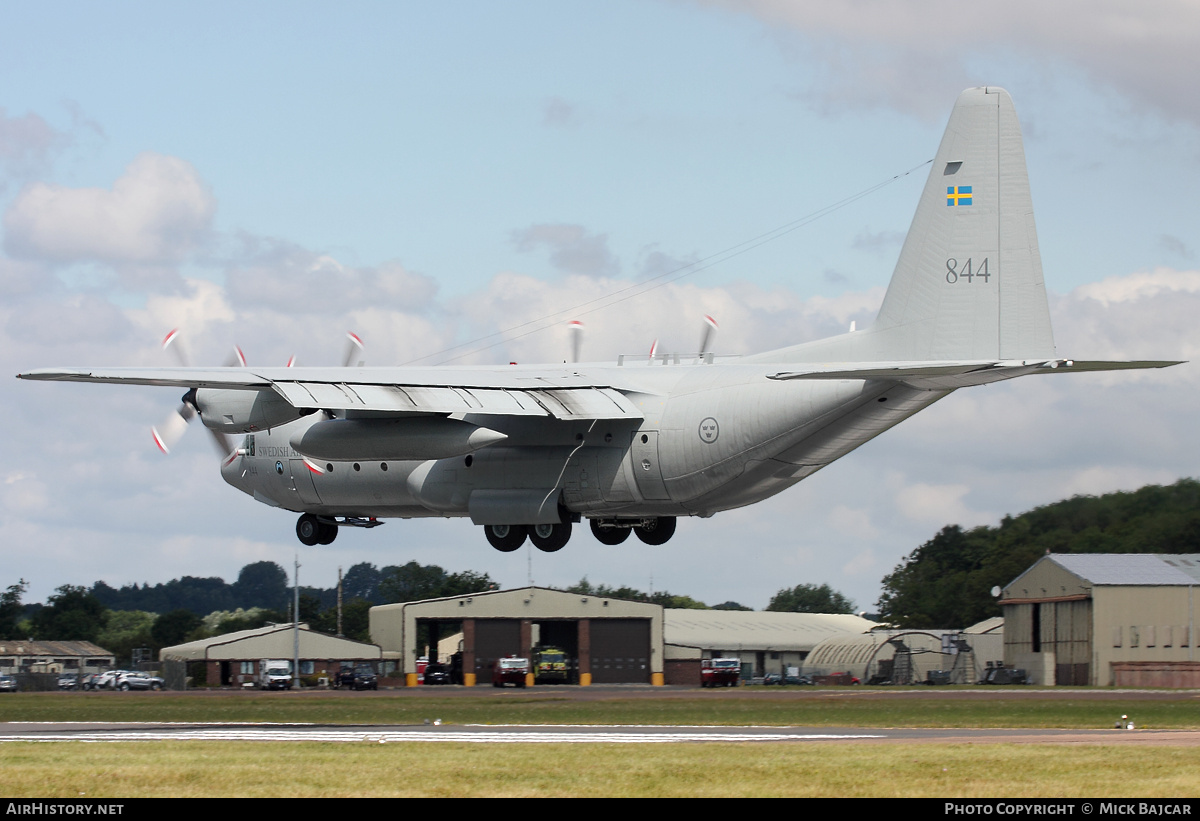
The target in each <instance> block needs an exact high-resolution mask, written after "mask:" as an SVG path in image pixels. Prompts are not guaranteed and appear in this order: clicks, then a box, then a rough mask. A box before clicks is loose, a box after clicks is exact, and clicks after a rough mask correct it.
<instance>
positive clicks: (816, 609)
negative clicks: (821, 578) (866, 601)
mask: <svg viewBox="0 0 1200 821" xmlns="http://www.w3.org/2000/svg"><path fill="white" fill-rule="evenodd" d="M767 610H773V611H776V612H784V613H853V612H854V602H852V601H851V600H850V599H848V598H846V597H845V596H843V595H842V594H841V593H839V592H838V591H836V590H834V589H833V588H832V587H830V586H829V585H827V584H822V585H816V584H798V585H796V586H795V587H791V588H787V589H784V590H780V591H779V592H778V593H776V594H775V595H774V596H773V597H772V598H771V603H770V604H768V605H767Z"/></svg>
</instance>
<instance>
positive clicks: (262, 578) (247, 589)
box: [233, 562, 292, 610]
mask: <svg viewBox="0 0 1200 821" xmlns="http://www.w3.org/2000/svg"><path fill="white" fill-rule="evenodd" d="M233 596H234V600H235V602H236V603H237V605H238V606H239V607H247V608H249V607H269V608H272V609H275V610H285V609H287V607H288V605H290V604H291V601H292V594H291V588H290V587H289V586H288V576H287V571H285V570H284V569H283V568H282V567H280V566H279V565H277V564H276V563H275V562H254V563H253V564H248V565H246V566H245V567H243V568H242V570H241V572H240V573H238V580H237V581H236V582H234V584H233Z"/></svg>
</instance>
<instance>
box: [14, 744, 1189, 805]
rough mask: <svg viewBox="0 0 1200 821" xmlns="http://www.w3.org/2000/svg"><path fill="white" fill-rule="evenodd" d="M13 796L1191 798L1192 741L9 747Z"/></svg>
mask: <svg viewBox="0 0 1200 821" xmlns="http://www.w3.org/2000/svg"><path fill="white" fill-rule="evenodd" d="M3 756H4V763H3V766H2V767H0V794H3V795H4V796H7V797H9V798H25V797H28V798H79V797H87V798H137V797H179V798H182V797H206V796H229V797H232V796H238V797H267V796H285V797H339V796H362V797H368V796H426V797H465V796H474V797H484V796H495V797H520V796H530V797H533V796H539V797H552V796H575V797H606V796H609V797H635V796H637V797H667V796H690V797H704V796H721V797H743V796H745V797H767V796H796V797H799V796H811V797H817V796H838V797H868V796H875V797H878V796H891V797H929V796H934V797H955V798H968V797H971V798H988V797H992V798H995V797H1003V798H1031V797H1091V798H1104V797H1108V798H1128V797H1151V798H1152V797H1163V798H1172V797H1193V796H1196V795H1197V794H1200V776H1198V775H1197V773H1200V749H1195V748H1188V749H1183V750H1181V749H1178V748H1139V747H1132V748H1131V747H1122V748H1120V749H1119V750H1117V749H1108V748H1103V747H1087V748H1072V747H1065V746H1058V745H1055V746H1037V747H1029V746H1021V747H1018V746H1010V745H985V746H974V745H961V744H958V745H955V744H928V745H915V746H911V747H908V746H903V745H853V744H840V743H838V744H832V745H818V744H803V745H801V744H749V743H748V744H670V745H658V744H637V745H616V744H575V745H572V744H503V745H484V744H459V743H446V744H441V743H439V744H389V745H379V744H371V743H361V744H293V743H274V742H272V743H257V742H247V743H241V744H228V743H214V742H199V741H187V742H178V743H171V742H147V743H140V744H138V743H130V744H74V743H69V744H37V743H16V744H6V745H4V749H3Z"/></svg>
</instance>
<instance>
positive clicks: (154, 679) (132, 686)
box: [116, 672, 166, 690]
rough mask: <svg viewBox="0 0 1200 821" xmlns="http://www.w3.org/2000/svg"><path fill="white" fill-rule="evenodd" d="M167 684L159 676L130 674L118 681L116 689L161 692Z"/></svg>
mask: <svg viewBox="0 0 1200 821" xmlns="http://www.w3.org/2000/svg"><path fill="white" fill-rule="evenodd" d="M164 684H166V682H165V681H163V680H162V679H161V678H159V677H158V676H151V675H148V674H146V673H139V672H128V673H126V674H125V675H123V676H121V678H120V679H118V680H117V686H116V689H118V690H161V689H162V688H163V685H164Z"/></svg>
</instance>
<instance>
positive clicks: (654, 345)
mask: <svg viewBox="0 0 1200 821" xmlns="http://www.w3.org/2000/svg"><path fill="white" fill-rule="evenodd" d="M656 353H658V340H657V339H656V340H654V341H653V342H651V343H650V357H649V359H648V361H650V362H653V361H654V355H655V354H656Z"/></svg>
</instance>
